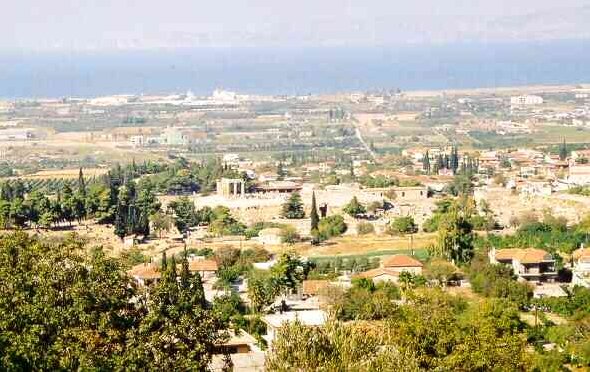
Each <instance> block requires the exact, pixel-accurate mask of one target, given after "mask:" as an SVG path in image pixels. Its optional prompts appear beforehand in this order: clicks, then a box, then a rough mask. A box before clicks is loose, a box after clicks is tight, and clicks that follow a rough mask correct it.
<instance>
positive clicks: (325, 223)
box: [318, 215, 348, 240]
mask: <svg viewBox="0 0 590 372" xmlns="http://www.w3.org/2000/svg"><path fill="white" fill-rule="evenodd" d="M347 228H348V226H346V223H345V222H344V218H343V217H342V216H340V215H332V216H328V217H326V218H324V219H322V220H321V221H320V223H319V225H318V232H319V237H320V240H327V239H330V238H332V237H335V236H340V235H342V234H344V233H345V232H346V230H347Z"/></svg>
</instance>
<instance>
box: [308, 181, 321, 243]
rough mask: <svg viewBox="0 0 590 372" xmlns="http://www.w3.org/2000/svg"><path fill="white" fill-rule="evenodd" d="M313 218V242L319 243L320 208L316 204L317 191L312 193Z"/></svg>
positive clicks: (311, 216)
mask: <svg viewBox="0 0 590 372" xmlns="http://www.w3.org/2000/svg"><path fill="white" fill-rule="evenodd" d="M309 217H310V219H311V230H310V232H311V237H312V243H313V244H317V243H318V240H319V228H318V226H319V224H320V216H319V215H318V208H317V206H316V200H315V191H314V192H312V193H311V212H310V214H309Z"/></svg>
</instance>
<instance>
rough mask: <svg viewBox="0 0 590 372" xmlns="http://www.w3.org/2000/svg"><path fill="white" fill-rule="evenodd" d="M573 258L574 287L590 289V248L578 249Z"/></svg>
mask: <svg viewBox="0 0 590 372" xmlns="http://www.w3.org/2000/svg"><path fill="white" fill-rule="evenodd" d="M572 256H573V259H574V265H573V270H572V285H579V286H582V287H586V288H590V248H582V249H578V250H577V251H575V252H574V253H573V255H572Z"/></svg>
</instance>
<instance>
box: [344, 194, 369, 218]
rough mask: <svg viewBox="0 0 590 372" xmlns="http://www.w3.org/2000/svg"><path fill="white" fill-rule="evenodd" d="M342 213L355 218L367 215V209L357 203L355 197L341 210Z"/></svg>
mask: <svg viewBox="0 0 590 372" xmlns="http://www.w3.org/2000/svg"><path fill="white" fill-rule="evenodd" d="M343 210H344V212H345V213H346V214H348V215H349V216H352V217H355V216H357V215H359V214H363V213H367V208H365V206H364V205H362V204H361V203H359V201H358V199H357V197H356V196H353V197H352V199H351V200H350V202H349V203H348V204H346V205H345V206H344V208H343Z"/></svg>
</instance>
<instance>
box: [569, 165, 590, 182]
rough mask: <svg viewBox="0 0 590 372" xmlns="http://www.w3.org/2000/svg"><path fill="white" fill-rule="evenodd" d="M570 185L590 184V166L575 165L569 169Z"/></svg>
mask: <svg viewBox="0 0 590 372" xmlns="http://www.w3.org/2000/svg"><path fill="white" fill-rule="evenodd" d="M567 181H568V183H570V184H572V185H578V186H586V185H589V184H590V165H579V164H577V165H573V166H571V167H569V174H568V177H567Z"/></svg>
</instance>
